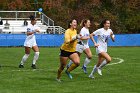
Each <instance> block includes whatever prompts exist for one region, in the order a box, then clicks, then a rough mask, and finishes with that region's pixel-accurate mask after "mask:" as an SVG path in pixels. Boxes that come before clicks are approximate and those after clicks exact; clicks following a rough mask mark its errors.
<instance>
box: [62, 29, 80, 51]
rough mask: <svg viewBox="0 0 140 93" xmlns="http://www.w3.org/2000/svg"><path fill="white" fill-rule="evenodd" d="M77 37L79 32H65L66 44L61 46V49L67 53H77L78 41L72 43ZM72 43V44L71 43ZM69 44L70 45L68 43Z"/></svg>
mask: <svg viewBox="0 0 140 93" xmlns="http://www.w3.org/2000/svg"><path fill="white" fill-rule="evenodd" d="M75 35H77V30H75V29H74V30H71V29H67V30H66V32H65V36H64V37H65V40H64V43H63V44H62V46H61V49H62V50H64V51H67V52H75V51H76V45H77V40H74V41H71V40H72V37H73V36H75ZM69 41H71V42H69ZM68 42H69V43H68Z"/></svg>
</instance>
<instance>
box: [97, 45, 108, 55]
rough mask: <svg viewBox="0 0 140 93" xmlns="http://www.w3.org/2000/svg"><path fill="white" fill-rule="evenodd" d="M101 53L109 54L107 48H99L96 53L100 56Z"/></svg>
mask: <svg viewBox="0 0 140 93" xmlns="http://www.w3.org/2000/svg"><path fill="white" fill-rule="evenodd" d="M101 52H107V46H98V47H97V48H96V53H97V54H100V53H101Z"/></svg>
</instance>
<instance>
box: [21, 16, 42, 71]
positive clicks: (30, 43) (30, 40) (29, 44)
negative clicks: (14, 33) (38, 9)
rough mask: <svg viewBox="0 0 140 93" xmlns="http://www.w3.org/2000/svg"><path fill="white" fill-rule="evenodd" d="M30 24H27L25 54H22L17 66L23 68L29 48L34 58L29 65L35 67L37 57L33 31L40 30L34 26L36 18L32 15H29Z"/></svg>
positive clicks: (37, 52) (37, 49) (37, 50)
mask: <svg viewBox="0 0 140 93" xmlns="http://www.w3.org/2000/svg"><path fill="white" fill-rule="evenodd" d="M30 20H31V24H29V25H28V26H27V37H26V40H25V42H24V46H25V55H24V56H23V58H22V60H21V63H20V65H19V68H24V63H25V62H26V60H27V58H28V57H29V54H30V50H31V49H33V51H34V58H33V62H32V65H31V67H32V68H33V69H36V65H35V64H36V61H37V60H38V57H39V48H38V46H37V44H36V38H35V35H34V34H35V33H36V32H40V31H39V29H38V27H37V26H36V21H37V19H36V18H35V17H34V16H30Z"/></svg>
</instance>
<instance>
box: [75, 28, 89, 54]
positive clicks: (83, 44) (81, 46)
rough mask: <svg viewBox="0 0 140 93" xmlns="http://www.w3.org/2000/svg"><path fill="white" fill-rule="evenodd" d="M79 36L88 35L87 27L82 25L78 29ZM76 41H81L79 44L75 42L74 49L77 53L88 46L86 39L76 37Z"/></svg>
mask: <svg viewBox="0 0 140 93" xmlns="http://www.w3.org/2000/svg"><path fill="white" fill-rule="evenodd" d="M80 34H81V36H83V37H84V36H89V35H90V34H89V29H87V28H85V27H83V28H82V29H81V31H80ZM78 42H81V44H77V46H76V51H77V52H79V53H82V52H83V51H84V50H85V49H87V48H89V45H88V40H80V39H78Z"/></svg>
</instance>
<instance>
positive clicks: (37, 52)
mask: <svg viewBox="0 0 140 93" xmlns="http://www.w3.org/2000/svg"><path fill="white" fill-rule="evenodd" d="M32 49H33V51H34V58H33V62H32V66H31V67H32V68H33V69H36V65H35V64H36V61H37V60H38V58H39V48H38V46H33V47H32Z"/></svg>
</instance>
